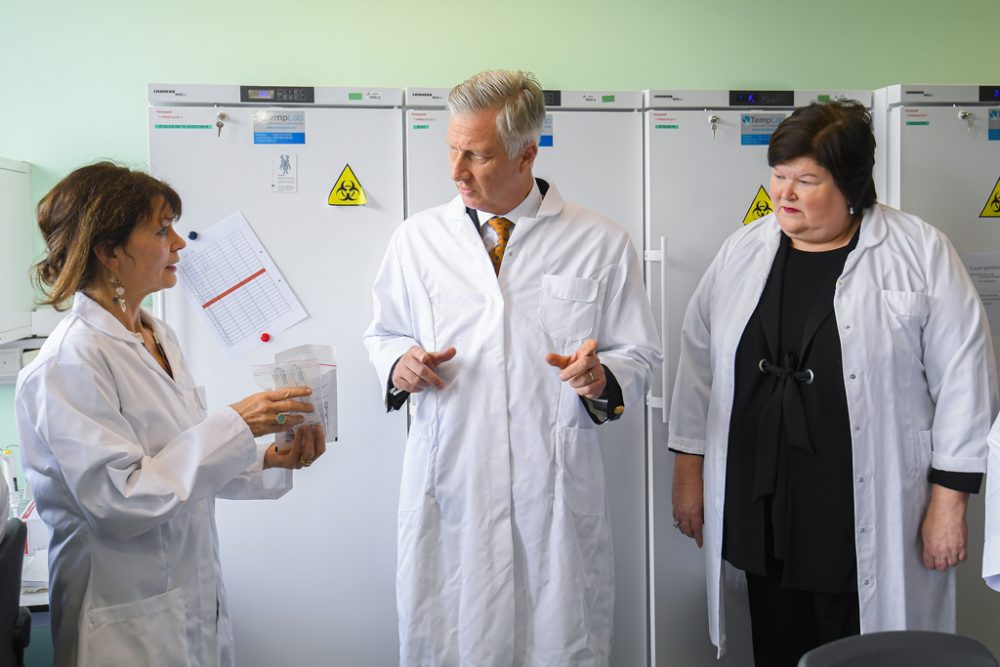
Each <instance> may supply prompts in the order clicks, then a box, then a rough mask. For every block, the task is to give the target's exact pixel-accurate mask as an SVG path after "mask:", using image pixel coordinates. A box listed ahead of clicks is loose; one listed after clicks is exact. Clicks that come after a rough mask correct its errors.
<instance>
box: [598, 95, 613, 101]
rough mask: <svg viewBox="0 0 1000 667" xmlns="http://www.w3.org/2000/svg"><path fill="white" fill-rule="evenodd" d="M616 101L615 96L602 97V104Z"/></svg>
mask: <svg viewBox="0 0 1000 667" xmlns="http://www.w3.org/2000/svg"><path fill="white" fill-rule="evenodd" d="M614 101H615V96H614V95H602V96H601V102H614Z"/></svg>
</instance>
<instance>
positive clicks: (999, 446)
mask: <svg viewBox="0 0 1000 667" xmlns="http://www.w3.org/2000/svg"><path fill="white" fill-rule="evenodd" d="M987 443H988V445H989V461H988V463H987V466H986V530H985V532H984V535H983V537H984V538H985V539H984V544H983V579H985V580H986V584H987V585H988V586H989V587H990V588H992V589H993V590H995V591H1000V419H997V421H996V422H994V424H993V428H992V430H990V437H989V438H988V440H987Z"/></svg>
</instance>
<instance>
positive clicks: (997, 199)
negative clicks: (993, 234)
mask: <svg viewBox="0 0 1000 667" xmlns="http://www.w3.org/2000/svg"><path fill="white" fill-rule="evenodd" d="M979 217H980V218H1000V178H998V179H997V184H996V185H994V186H993V192H991V193H990V198H989V199H987V200H986V206H984V207H983V210H982V211H981V212H980V213H979Z"/></svg>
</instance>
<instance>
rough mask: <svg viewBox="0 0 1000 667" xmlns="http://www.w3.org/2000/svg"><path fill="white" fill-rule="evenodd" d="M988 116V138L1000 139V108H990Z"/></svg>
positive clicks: (991, 139)
mask: <svg viewBox="0 0 1000 667" xmlns="http://www.w3.org/2000/svg"><path fill="white" fill-rule="evenodd" d="M988 116H989V125H987V129H986V138H987V139H988V140H989V141H1000V109H990V112H989V114H988Z"/></svg>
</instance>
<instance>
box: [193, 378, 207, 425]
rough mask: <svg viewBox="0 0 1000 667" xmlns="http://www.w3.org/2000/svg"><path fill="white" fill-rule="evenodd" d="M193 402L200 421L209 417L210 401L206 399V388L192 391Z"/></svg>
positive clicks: (195, 388)
mask: <svg viewBox="0 0 1000 667" xmlns="http://www.w3.org/2000/svg"><path fill="white" fill-rule="evenodd" d="M191 400H192V402H193V404H194V409H195V413H196V414H197V415H198V421H202V420H203V419H205V418H206V417H208V401H207V400H206V398H205V387H203V386H201V387H194V388H193V389H191Z"/></svg>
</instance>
